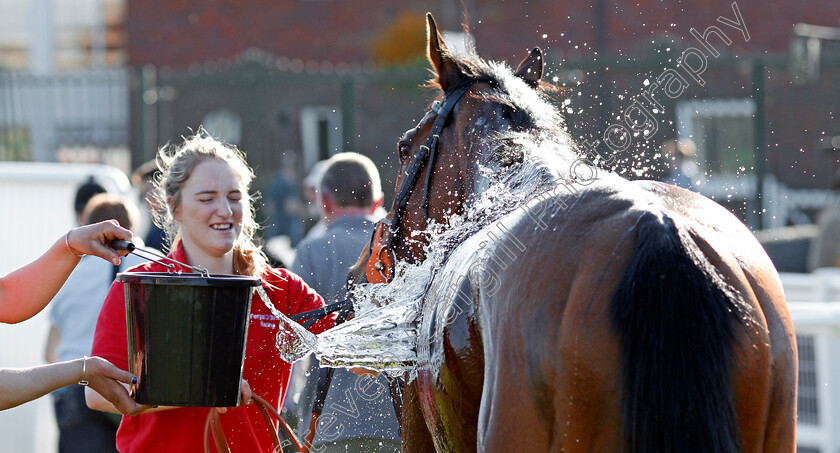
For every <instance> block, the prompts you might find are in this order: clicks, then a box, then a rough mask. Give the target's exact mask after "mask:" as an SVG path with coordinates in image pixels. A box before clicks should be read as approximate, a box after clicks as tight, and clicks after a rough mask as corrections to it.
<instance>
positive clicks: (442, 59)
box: [426, 13, 461, 91]
mask: <svg viewBox="0 0 840 453" xmlns="http://www.w3.org/2000/svg"><path fill="white" fill-rule="evenodd" d="M426 37H427V38H428V42H429V44H428V49H427V56H428V57H429V62H431V63H432V66H434V68H435V72H436V73H437V81H438V84H439V85H440V88H441V90H443V91H446V90H447V89H449V88H450V87H453V86H456V85H458V83H459V81H460V80H461V71H460V69H458V65H457V64H456V63H455V61H454V60H453V59H452V54H451V53H449V49H448V48H447V47H446V43H445V42H444V41H443V38H442V37H441V36H440V33H439V32H438V28H437V24H435V18H434V17H432V13H426Z"/></svg>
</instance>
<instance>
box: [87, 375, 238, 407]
mask: <svg viewBox="0 0 840 453" xmlns="http://www.w3.org/2000/svg"><path fill="white" fill-rule="evenodd" d="M123 386H124V388H125V389H126V390H125V391H126V394H128V386H127V385H123ZM239 391H240V392H242V395H241V396H240V398H239V405H240V406H246V405H248V404H251V396H252V393H251V387H250V386H248V382H247V381H246V380H245V379H243V380H242V381H241V384H240V388H239ZM133 402H134V401H133V400H132V403H133ZM85 403H87V407H88V408H89V409H93V410H97V411H103V412H111V413H114V414H119V413H125V412H123V411H122V410H121V408H120V407H119V406H115V405H114V401H113V399H110V398H105V397H103V396H102V395H101V394H100V393H99V391H98V390H97V389H94V388H91V386H89V387H87V388H86V389H85ZM135 404H137V403H135ZM138 406H139V405H138ZM172 409H178V407H176V406H139V409H137V410H136V411H134V412H133V413H131V414H129V415H140V414H149V413H152V412H161V411H168V410H172ZM216 410H217V411H219V413H222V414H224V413H225V412H227V410H228V408H226V407H217V408H216Z"/></svg>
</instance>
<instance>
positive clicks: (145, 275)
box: [116, 272, 261, 287]
mask: <svg viewBox="0 0 840 453" xmlns="http://www.w3.org/2000/svg"><path fill="white" fill-rule="evenodd" d="M116 280H117V281H118V282H120V283H139V284H141V285H173V286H214V287H254V286H259V285H260V283H261V280H260V279H259V278H257V277H251V276H247V275H228V274H210V276H209V277H206V276H204V275H201V274H194V273H181V274H172V273H169V272H120V273H118V274H117V278H116Z"/></svg>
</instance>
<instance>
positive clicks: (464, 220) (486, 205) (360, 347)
mask: <svg viewBox="0 0 840 453" xmlns="http://www.w3.org/2000/svg"><path fill="white" fill-rule="evenodd" d="M556 138H557V137H556V136H555V137H533V136H530V137H528V136H525V135H524V134H520V135H517V136H515V137H513V140H514V141H515V142H516V145H517V146H520V147H521V148H522V149H523V151H524V153H525V159H524V162H523V163H520V164H516V165H515V166H513V167H511V168H510V169H509V170H507V171H501V172H500V171H498V170H495V171H494V170H492V169H488V168H484V167H481V168H479V171H480V172H481V175H482V177H483V178H486V179H487V181H486V184H485V185H484V187H485V189H484V190H483V191H482V192H481V194H480V195H478V196H476V198H475V199H474V200H473V201H472V203H471V204H470V206H469V207H468V209H467V211H466V212H465V213H464V214H463V215H455V216H452V217H450V218H449V219H448V223H447V224H446V225H440V224H436V223H435V222H430V225H429V227H428V228H427V230H426V233H428V234H427V235H426V237H428V238H430V242H429V244H428V245H427V246H426V248H425V251H426V257H427V259H426V260H425V261H423V262H422V263H419V264H413V265H412V264H408V263H405V262H397V263H396V268H395V270H394V271H395V272H394V273H395V277H394V279H393V281H392V282H391V283H390V284H361V285H357V286H356V287H355V288H354V289H353V292H352V295H353V296H354V309H355V317H354V318H353V319H352V320H350V321H347V322H346V323H344V324H341V325H339V326H336V327H335V328H333V329H331V330H328V331H326V332H323V333H321V334H319V335H317V336H316V335H313V334H312V333H310V332H308V331H307V330H306V329H304V328H303V327H302V326H300V325H299V324H298V323H296V322H294V321H292V320H290V319H289V318H288V317H287V316H285V315H283V314H282V313H280V312H279V311H278V310H277V309H276V308H275V307H274V306H273V305H272V303H271V301H270V300H269V299H268V297H267V296H266V295H265V291H264V290H263V289H262V288H261V287H259V288H258V289H257V291H258V292H259V294H260V297H261V298H262V300H263V302H264V303H265V304H266V306H267V307H268V308H269V309H270V310H271V312H272V313H273V314H274V315H275V316H277V317H278V318H279V319H280V330H279V332H278V334H277V349H278V353H279V354H280V356H281V358H283V360H285V361H287V362H290V363H291V362H294V361H296V360H298V359H300V358H302V357H303V356H304V355H306V354H308V353H310V352H312V353H315V355H316V356H317V358H318V359H319V361H320V362H321V364H322V365H326V366H334V367H364V368H369V369H374V370H377V371H380V372H384V373H386V374H389V375H392V376H397V375H402V374H403V373H405V372H408V373H409V379H413V378H414V377H416V372H417V370H416V366H417V365H418V362H420V360H419V359H418V355H417V354H418V347H417V345H418V344H420V343H419V342H420V336H421V335H420V334H419V332H418V330H419V326H420V325H421V324H422V317H423V316H424V313H423V305H424V298H425V295H426V293H427V291H428V289H429V287H430V286H431V283H432V279H433V278H434V276H435V273H436V272H437V270H439V269H441V268H442V267H443V264H444V263H445V262H446V260H447V257H448V256H449V254H450V252H451V251H452V250H453V249H454V248H455V247H457V246H458V245H459V244H461V243H462V242H463V241H464V240H466V239H467V238H468V237H470V236H471V235H473V234H475V233H477V232H478V231H480V230H481V229H482V228H485V227H488V226H491V225H492V224H493V222H495V221H497V220H499V219H500V218H502V217H503V216H505V215H507V214H508V213H510V212H512V211H514V210H515V209H516V208H518V207H520V206H521V205H522V204H523V203H524V202H526V201H527V200H528V199H530V198H532V197H534V196H537V195H539V194H542V193H545V192H547V191H549V190H551V189H552V188H554V187H555V186H556V181H558V180H559V179H563V180H565V181H568V179H567V178H566V173H565V172H563V171H561V170H562V169H565V168H569V165H570V164H571V162H572V159H573V158H574V154H573V153H571V152H570V150H569V149H570V148H569V146H568V142H564V141H560V142H558V141H556ZM422 341H423V344H428V339H425V340H422ZM440 360H442V358H436V359H435V358H433V359H432V360H431V361H430V362H429V361H425V360H424V364H431V366H432V367H435V366H436V364H439V363H440ZM421 366H426V365H423V364H421Z"/></svg>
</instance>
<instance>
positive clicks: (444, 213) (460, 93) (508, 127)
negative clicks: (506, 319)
mask: <svg viewBox="0 0 840 453" xmlns="http://www.w3.org/2000/svg"><path fill="white" fill-rule="evenodd" d="M426 18H427V25H428V28H427V36H428V49H427V50H428V55H427V56H428V58H429V61H430V62H431V64H432V67H433V72H434V74H433V78H432V80H431V82H430V85H431V86H432V87H436V88H439V89H440V91H441V92H442V93H441V94H440V95H439V96H438V97H437V99H436V100H435V101H434V102H432V104H431V106H430V107H429V109H428V110H427V111H426V113H425V115H424V116H423V118H422V119H421V120H420V122H419V123H418V124H417V125H416V126H415V127H414V128H412V129H410V130H409V131H407V132H406V133H405V134H403V136H402V137H401V138H400V140H399V142H398V144H397V150H398V153H399V159H400V172H399V175H398V177H397V181H396V188H397V192H396V197H395V199H394V204H393V206H392V208H391V210H390V211H389V213H388V216H387V218H386V219H385V220H384V222H383V223H381V224H380V225H378V227H377V230H376V233H375V237H374V239H373V240H372V242H371V246H370V247H369V249H368V250H366V251H365V253H363V256H362V258H361V259H360V262H359V263H357V266H356V274H357V275H358V274H360V273H361V272H360V271H361V266H362V265H366V267H367V272H366V274H367V279H368V281H370V282H386V281H390V279H391V278H392V277H393V275H392V272H393V265H394V264H395V263H394V261H396V260H401V261H408V262H417V261H422V260H423V259H424V258H425V256H424V250H423V246H424V245H426V244H427V243H428V239H429V238H428V237H427V235H428V231H427V227H428V225H429V224H430V223H431V222H432V221H434V222H435V223H436V224H438V225H445V224H446V223H447V220H448V219H449V218H450V217H451V216H452V215H455V214H461V213H463V212H464V209H465V208H466V206H468V204H469V203H470V202H471V200H472V199H473V198H474V197H475V195H476V194H478V193H479V192H480V191H481V190H482V189H483V188H485V187H486V186H487V177H486V176H487V173H488V172H490V173H492V172H497V171H501V170H503V169H504V168H506V167H509V166H511V165H513V164H515V163H517V162H520V161H521V160H522V153H521V150H520V149H518V147H517V146H513V145H512V138H511V137H514V136H515V134H516V133H518V132H522V131H526V130H527V131H535V130H540V129H545V130H552V129H555V128H556V127H557V126H558V125H559V124H560V123H561V119H560V116H559V113H557V111H556V109H554V108H552V107H550V106H549V104H548V103H547V102H546V101H545V100H544V99H543V96H541V94H540V90H541V89H543V88H545V87H551V86H550V85H548V84H544V83H543V82H541V81H540V79H541V77H542V73H543V58H542V51H541V50H540V49H539V48H535V49H533V50H532V51H531V52H529V54H528V56H527V57H525V59H524V60H522V62H521V63H520V64H519V66H518V68H517V69H516V70H515V71H512V70H511V69H509V68H508V67H507V66H505V65H503V64H498V63H493V62H487V61H484V60H482V59H481V58H479V57H478V56H477V55H475V54H474V51H471V52H470V53H469V54H468V55H456V54H455V53H454V52H452V51H450V50H449V48H448V46H447V45H446V43H445V42H444V40H443V38H442V37H441V35H440V33H439V32H438V29H437V26H436V24H435V21H434V18H433V17H432V15H431V14H427V15H426ZM552 88H553V87H552Z"/></svg>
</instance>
